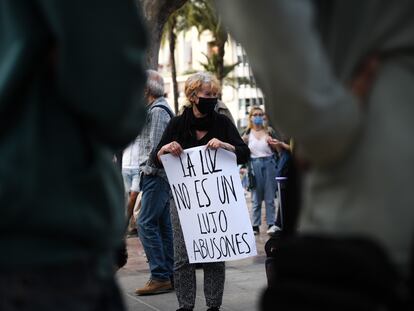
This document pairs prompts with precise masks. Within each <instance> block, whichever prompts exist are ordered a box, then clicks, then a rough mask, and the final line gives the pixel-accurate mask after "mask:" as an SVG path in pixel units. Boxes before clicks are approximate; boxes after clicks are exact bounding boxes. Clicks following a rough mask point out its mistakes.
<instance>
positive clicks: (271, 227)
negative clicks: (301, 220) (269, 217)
mask: <svg viewBox="0 0 414 311" xmlns="http://www.w3.org/2000/svg"><path fill="white" fill-rule="evenodd" d="M281 230H282V229H280V228H279V227H278V226H276V225H269V229H268V230H267V231H266V233H267V234H269V235H272V234H275V233H276V232H277V231H281Z"/></svg>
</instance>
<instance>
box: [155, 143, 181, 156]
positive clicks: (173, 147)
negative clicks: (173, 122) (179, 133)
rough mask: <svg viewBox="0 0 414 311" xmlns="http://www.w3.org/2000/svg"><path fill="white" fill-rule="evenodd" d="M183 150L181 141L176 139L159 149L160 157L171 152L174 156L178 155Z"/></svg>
mask: <svg viewBox="0 0 414 311" xmlns="http://www.w3.org/2000/svg"><path fill="white" fill-rule="evenodd" d="M182 152H183V148H182V147H181V145H180V144H179V143H177V142H176V141H173V142H170V143H169V144H166V145H164V146H162V147H161V149H160V151H158V154H157V156H158V159H159V158H160V156H162V155H163V154H166V153H171V154H172V155H173V156H176V157H178V156H179V155H180V154H181V153H182Z"/></svg>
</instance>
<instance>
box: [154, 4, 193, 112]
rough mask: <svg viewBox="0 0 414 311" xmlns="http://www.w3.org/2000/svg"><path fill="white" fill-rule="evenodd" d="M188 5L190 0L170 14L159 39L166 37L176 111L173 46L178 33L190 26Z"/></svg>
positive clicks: (175, 76)
mask: <svg viewBox="0 0 414 311" xmlns="http://www.w3.org/2000/svg"><path fill="white" fill-rule="evenodd" d="M190 5H191V1H189V2H187V3H186V4H184V5H183V6H182V7H181V8H180V9H178V10H177V11H175V12H174V13H173V14H171V15H170V17H169V18H168V21H167V23H166V24H165V28H164V32H163V36H162V39H161V42H162V43H165V40H166V39H167V37H168V44H169V52H170V64H171V78H172V83H173V94H174V109H175V111H178V83H177V68H176V63H175V46H176V41H177V35H178V33H180V32H182V31H186V30H188V29H190V28H191V27H192V25H191V24H190V19H189V18H188V16H189V14H190V13H189V12H190V10H191V7H190Z"/></svg>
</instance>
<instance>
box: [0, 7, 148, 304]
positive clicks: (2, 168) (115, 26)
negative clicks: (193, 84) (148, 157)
mask: <svg viewBox="0 0 414 311" xmlns="http://www.w3.org/2000/svg"><path fill="white" fill-rule="evenodd" d="M0 15H1V18H0V159H1V161H0V206H1V209H0V248H1V252H0V310H63V309H64V310H101V311H102V310H123V303H122V299H121V296H120V295H119V290H118V288H117V285H116V283H115V281H114V277H113V271H114V263H113V259H114V258H113V257H114V254H115V249H116V248H117V247H119V246H120V244H121V240H122V234H123V229H124V215H123V213H124V212H123V211H124V208H123V204H124V199H123V189H122V180H121V176H120V174H119V172H117V170H116V168H115V166H114V165H113V163H112V156H113V154H114V152H115V151H116V150H119V149H122V148H124V147H125V146H126V145H127V144H128V143H129V142H130V141H131V140H132V139H133V138H134V137H136V136H137V134H138V133H139V130H140V128H141V126H142V125H143V124H144V120H145V106H144V104H143V103H140V101H141V98H143V87H144V83H145V80H146V77H145V70H144V60H145V47H146V34H145V31H144V28H143V23H142V21H141V19H140V17H139V15H138V12H137V8H136V5H135V4H134V3H133V1H117V0H102V1H99V2H97V1H90V0H85V1H46V0H33V1H23V0H2V1H1V2H0Z"/></svg>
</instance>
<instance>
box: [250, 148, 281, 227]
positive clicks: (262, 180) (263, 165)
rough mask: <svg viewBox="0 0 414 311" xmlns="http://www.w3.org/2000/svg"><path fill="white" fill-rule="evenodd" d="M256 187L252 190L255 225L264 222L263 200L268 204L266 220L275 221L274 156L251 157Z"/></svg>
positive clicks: (270, 222) (272, 222) (275, 185)
mask: <svg viewBox="0 0 414 311" xmlns="http://www.w3.org/2000/svg"><path fill="white" fill-rule="evenodd" d="M251 163H252V167H253V172H254V177H255V179H256V188H255V189H253V191H252V203H253V206H252V211H253V226H260V224H261V222H262V219H261V218H262V202H263V200H264V201H265V206H266V222H267V224H268V225H273V224H274V223H275V194H276V187H277V183H276V173H277V171H276V159H275V158H274V157H273V156H270V157H262V158H251Z"/></svg>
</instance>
